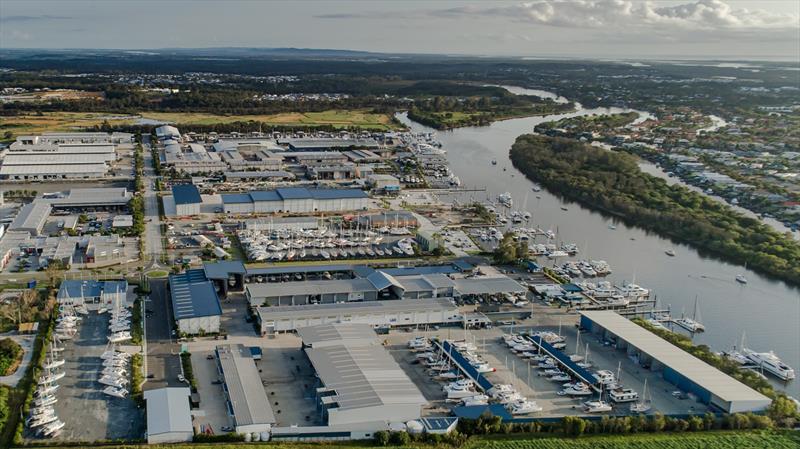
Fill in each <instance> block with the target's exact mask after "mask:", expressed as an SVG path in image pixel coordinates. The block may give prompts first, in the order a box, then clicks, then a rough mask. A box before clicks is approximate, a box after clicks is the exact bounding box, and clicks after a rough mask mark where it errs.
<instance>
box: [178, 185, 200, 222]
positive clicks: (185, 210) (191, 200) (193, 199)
mask: <svg viewBox="0 0 800 449" xmlns="http://www.w3.org/2000/svg"><path fill="white" fill-rule="evenodd" d="M172 198H173V199H174V201H175V212H176V215H177V216H179V217H187V216H189V215H199V214H200V205H201V204H202V203H203V199H202V198H201V197H200V191H199V190H197V187H196V186H195V185H193V184H179V185H174V186H172Z"/></svg>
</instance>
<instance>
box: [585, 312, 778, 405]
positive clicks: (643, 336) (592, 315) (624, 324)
mask: <svg viewBox="0 0 800 449" xmlns="http://www.w3.org/2000/svg"><path fill="white" fill-rule="evenodd" d="M581 315H583V316H585V317H586V318H588V319H589V320H591V321H592V322H594V323H595V324H597V325H599V326H601V327H602V328H604V329H605V330H607V331H609V332H611V333H612V334H614V335H616V336H617V337H619V338H620V339H622V340H624V341H626V342H627V343H629V344H630V345H632V346H634V347H636V348H637V349H638V350H640V351H642V352H643V353H645V354H647V355H649V356H650V357H652V358H653V359H655V360H657V361H658V362H659V363H662V364H664V365H665V366H668V367H669V368H671V369H673V370H675V371H676V372H677V373H678V374H680V375H682V376H684V377H686V378H687V379H689V380H690V381H691V382H693V383H695V384H696V385H698V386H700V387H701V388H703V389H705V390H707V391H708V392H710V393H711V394H712V395H713V396H716V397H717V398H719V399H720V400H721V401H723V402H725V403H727V405H728V407H727V410H726V411H728V412H729V413H734V412H737V411H748V410H759V409H763V408H765V407H767V406H768V405H769V403H770V399H769V398H768V397H766V396H764V395H763V394H761V393H759V392H757V391H756V390H754V389H752V388H750V387H748V386H747V385H745V384H743V383H741V382H739V381H738V380H736V379H734V378H733V377H730V376H728V375H727V374H725V373H723V372H722V371H720V370H718V369H717V368H714V367H713V366H711V365H709V364H707V363H706V362H704V361H702V360H700V359H698V358H697V357H695V356H693V355H691V354H689V353H688V352H686V351H684V350H682V349H680V348H678V347H677V346H675V345H673V344H672V343H670V342H668V341H666V340H664V339H663V338H661V337H659V336H658V335H656V334H654V333H652V332H650V331H648V330H647V329H645V328H643V327H641V326H639V325H638V324H636V323H634V322H633V321H630V320H628V319H627V318H624V317H623V316H621V315H619V314H618V313H616V312H612V311H608V310H597V311H584V312H581ZM712 401H713V398H712ZM737 403H738V404H737ZM716 405H718V406H721V404H719V403H716ZM722 408H726V407H722Z"/></svg>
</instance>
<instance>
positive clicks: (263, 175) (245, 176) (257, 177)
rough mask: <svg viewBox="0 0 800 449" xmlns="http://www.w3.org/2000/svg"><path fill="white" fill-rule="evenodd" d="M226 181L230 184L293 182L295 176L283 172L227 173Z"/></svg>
mask: <svg viewBox="0 0 800 449" xmlns="http://www.w3.org/2000/svg"><path fill="white" fill-rule="evenodd" d="M224 175H225V180H226V181H229V182H240V181H292V180H294V179H295V176H294V174H292V173H289V172H288V171H283V170H269V171H226V172H225V173H224Z"/></svg>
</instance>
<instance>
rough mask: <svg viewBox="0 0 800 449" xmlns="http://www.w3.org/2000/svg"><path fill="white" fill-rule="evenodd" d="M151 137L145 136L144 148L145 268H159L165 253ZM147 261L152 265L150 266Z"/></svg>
mask: <svg viewBox="0 0 800 449" xmlns="http://www.w3.org/2000/svg"><path fill="white" fill-rule="evenodd" d="M149 137H150V136H143V144H142V147H143V148H144V220H145V233H144V237H145V238H144V239H145V247H144V253H145V258H146V260H145V267H148V268H155V267H158V261H159V258H160V257H161V254H162V253H163V252H164V248H163V246H162V237H163V235H162V233H161V218H160V216H159V214H158V194H157V193H156V191H155V189H154V188H153V187H154V186H153V184H154V183H155V180H156V170H155V166H154V165H153V155H152V153H151V152H150V145H149V142H150V140H149ZM147 261H149V262H150V263H149V264H148V263H147Z"/></svg>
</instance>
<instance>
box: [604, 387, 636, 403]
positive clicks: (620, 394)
mask: <svg viewBox="0 0 800 449" xmlns="http://www.w3.org/2000/svg"><path fill="white" fill-rule="evenodd" d="M608 398H609V399H611V401H613V402H617V403H622V402H633V401H635V400H637V399H639V393H637V392H636V391H634V390H633V389H631V388H617V389H614V390H611V391H609V392H608Z"/></svg>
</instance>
